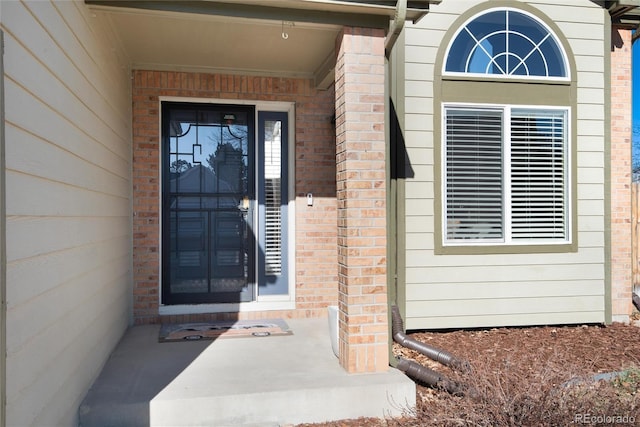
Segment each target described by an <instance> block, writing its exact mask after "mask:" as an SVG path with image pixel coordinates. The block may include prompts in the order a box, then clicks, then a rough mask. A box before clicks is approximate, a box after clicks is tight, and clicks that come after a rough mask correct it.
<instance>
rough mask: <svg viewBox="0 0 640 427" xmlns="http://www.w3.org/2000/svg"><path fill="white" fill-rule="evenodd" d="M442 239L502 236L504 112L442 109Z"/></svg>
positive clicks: (493, 237)
mask: <svg viewBox="0 0 640 427" xmlns="http://www.w3.org/2000/svg"><path fill="white" fill-rule="evenodd" d="M445 120H446V137H445V144H446V149H445V152H446V154H445V156H446V176H445V200H446V214H445V216H446V225H445V227H446V236H447V239H448V240H459V239H465V240H466V239H501V238H502V237H503V227H502V223H503V180H502V163H503V162H502V122H503V112H502V111H500V110H490V109H447V110H446V118H445Z"/></svg>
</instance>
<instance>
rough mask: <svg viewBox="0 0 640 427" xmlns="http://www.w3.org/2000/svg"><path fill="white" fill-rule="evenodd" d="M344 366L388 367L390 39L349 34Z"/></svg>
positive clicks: (340, 85) (339, 70) (342, 226)
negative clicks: (387, 73)
mask: <svg viewBox="0 0 640 427" xmlns="http://www.w3.org/2000/svg"><path fill="white" fill-rule="evenodd" d="M336 51H337V52H338V53H337V55H338V56H337V61H336V77H335V78H336V162H337V170H336V181H337V182H336V185H337V202H338V303H339V307H340V322H339V323H340V364H341V365H342V366H343V367H344V368H345V369H346V370H347V371H348V372H350V373H355V372H380V371H385V370H387V368H388V366H389V355H388V321H387V277H386V275H387V259H386V250H387V247H386V246H387V240H386V207H385V205H386V201H385V197H386V196H385V191H386V190H385V135H384V120H385V117H384V78H385V76H384V33H383V32H382V31H380V30H369V29H362V28H344V29H343V31H342V33H341V34H340V36H339V37H338V40H337V46H336Z"/></svg>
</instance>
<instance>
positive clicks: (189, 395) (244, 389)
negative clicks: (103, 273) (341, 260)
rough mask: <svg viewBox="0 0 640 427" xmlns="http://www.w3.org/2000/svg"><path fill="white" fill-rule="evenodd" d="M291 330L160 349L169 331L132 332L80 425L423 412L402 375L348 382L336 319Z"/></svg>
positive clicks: (264, 421) (268, 421) (230, 422)
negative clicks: (337, 347)
mask: <svg viewBox="0 0 640 427" xmlns="http://www.w3.org/2000/svg"><path fill="white" fill-rule="evenodd" d="M286 321H287V324H288V325H289V327H290V329H291V330H292V331H293V335H289V336H272V337H251V338H226V339H224V338H223V339H218V340H215V341H190V342H179V343H159V342H158V333H159V329H160V326H159V325H148V326H136V327H133V328H130V329H129V330H128V331H127V332H126V334H125V336H124V337H123V338H122V340H121V342H120V343H119V344H118V346H117V348H116V349H115V350H114V352H113V353H112V355H111V357H110V358H109V360H108V361H107V363H106V365H105V367H104V369H103V370H102V372H101V374H100V376H99V377H98V379H97V380H96V381H95V383H94V384H93V386H92V387H91V389H90V390H89V392H88V394H87V396H86V397H85V399H84V401H83V403H82V405H81V406H80V409H79V420H80V425H81V426H82V427H94V426H99V427H108V426H114V427H115V426H118V427H122V426H127V427H128V426H238V425H242V426H281V425H290V424H298V423H312V422H325V421H332V420H339V419H348V418H358V417H385V416H398V415H400V414H401V413H402V411H403V410H405V409H407V408H409V407H414V406H415V396H416V394H415V385H414V383H413V382H412V381H411V380H410V379H409V378H407V377H406V376H405V375H404V374H402V373H401V372H400V371H397V370H395V369H393V368H389V371H388V372H385V373H378V374H358V375H350V374H347V373H346V372H345V371H344V370H343V369H342V368H341V367H340V365H339V363H338V359H337V358H336V357H335V356H334V355H333V352H332V351H331V344H330V340H329V328H328V322H327V319H326V318H324V319H287V320H286Z"/></svg>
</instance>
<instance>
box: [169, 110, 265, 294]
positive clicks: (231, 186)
mask: <svg viewBox="0 0 640 427" xmlns="http://www.w3.org/2000/svg"><path fill="white" fill-rule="evenodd" d="M162 115H163V117H162V135H163V138H162V139H163V179H164V182H163V239H162V247H163V257H162V260H163V269H162V270H163V281H162V283H163V285H162V293H163V298H162V301H163V304H194V303H231V302H244V301H251V300H253V299H254V298H255V294H256V292H255V289H254V286H255V280H254V274H253V272H254V267H253V266H254V264H255V258H254V254H255V242H256V237H255V236H254V230H255V229H256V227H255V225H254V221H255V220H254V218H255V217H256V215H254V212H253V210H254V203H253V201H254V200H255V182H254V174H253V171H254V157H255V156H254V153H253V151H254V134H255V130H254V121H255V118H254V115H255V112H254V109H253V107H248V106H229V105H225V106H222V105H213V104H184V103H170V102H164V103H163V104H162Z"/></svg>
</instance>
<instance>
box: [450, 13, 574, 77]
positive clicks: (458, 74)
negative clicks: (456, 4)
mask: <svg viewBox="0 0 640 427" xmlns="http://www.w3.org/2000/svg"><path fill="white" fill-rule="evenodd" d="M498 11H512V12H518V13H522V14H523V15H527V16H528V17H530V18H531V19H533V20H535V21H536V22H538V23H539V24H540V25H542V26H543V27H544V28H545V29H546V30H547V31H548V32H549V34H551V36H552V37H553V39H554V40H555V42H556V44H557V45H558V47H559V48H560V51H561V53H562V60H563V62H564V67H565V70H566V71H567V73H566V74H567V75H566V76H565V77H553V76H550V77H547V76H520V75H518V76H511V75H507V76H505V75H500V74H491V75H488V74H484V73H464V72H459V71H447V70H446V68H447V58H449V52H450V50H451V47H452V45H453V42H454V41H455V40H456V39H457V37H458V35H460V33H461V32H462V31H463V30H464V29H465V28H466V27H467V25H468V24H469V23H470V22H471V21H473V20H474V19H476V18H478V17H480V16H482V15H485V14H487V13H491V12H498ZM568 58H569V56H568V55H567V52H566V50H565V48H564V46H563V44H562V43H560V38H559V37H558V35H557V34H556V33H555V31H553V30H552V29H551V27H549V26H548V25H547V24H546V23H545V22H544V21H543V20H541V19H540V18H538V17H537V16H536V15H534V14H532V13H530V12H527V11H526V10H522V9H518V8H515V7H494V8H490V9H485V10H483V11H480V12H478V13H476V14H475V15H473V16H472V17H470V18H469V19H467V20H466V21H465V22H464V23H462V25H460V26H459V27H458V29H457V30H456V32H455V33H454V34H453V37H451V40H450V41H449V45H448V46H447V50H446V51H445V54H444V61H443V62H442V75H443V76H450V77H466V78H474V79H475V78H479V79H483V80H485V79H486V80H492V81H494V80H506V81H509V80H539V81H544V82H554V81H555V82H570V81H571V67H570V64H569V60H568Z"/></svg>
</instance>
